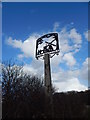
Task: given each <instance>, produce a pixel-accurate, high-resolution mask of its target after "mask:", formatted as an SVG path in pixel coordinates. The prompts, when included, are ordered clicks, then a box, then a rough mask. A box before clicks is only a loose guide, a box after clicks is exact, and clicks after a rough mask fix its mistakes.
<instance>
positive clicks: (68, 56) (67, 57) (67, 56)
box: [63, 53, 76, 67]
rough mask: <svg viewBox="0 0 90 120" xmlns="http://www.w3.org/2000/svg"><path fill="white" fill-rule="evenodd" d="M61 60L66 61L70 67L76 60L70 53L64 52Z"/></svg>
mask: <svg viewBox="0 0 90 120" xmlns="http://www.w3.org/2000/svg"><path fill="white" fill-rule="evenodd" d="M63 60H64V61H65V62H66V65H67V66H69V67H72V66H74V65H75V64H76V60H75V58H74V57H73V54H72V53H66V54H65V55H64V57H63Z"/></svg>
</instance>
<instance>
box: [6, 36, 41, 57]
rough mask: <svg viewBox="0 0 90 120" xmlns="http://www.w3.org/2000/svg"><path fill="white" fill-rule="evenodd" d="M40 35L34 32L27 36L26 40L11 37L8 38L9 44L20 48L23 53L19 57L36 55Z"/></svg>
mask: <svg viewBox="0 0 90 120" xmlns="http://www.w3.org/2000/svg"><path fill="white" fill-rule="evenodd" d="M38 37H39V35H38V34H33V35H31V36H30V37H29V38H27V39H26V40H25V41H24V42H23V41H22V40H16V39H13V38H12V37H9V39H8V40H7V43H8V45H11V46H12V47H14V48H19V49H20V50H21V52H22V53H23V55H22V54H20V55H18V57H19V58H20V57H32V58H34V57H35V47H36V40H37V38H38Z"/></svg>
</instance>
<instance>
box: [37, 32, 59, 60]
mask: <svg viewBox="0 0 90 120" xmlns="http://www.w3.org/2000/svg"><path fill="white" fill-rule="evenodd" d="M44 39H45V40H44ZM44 54H50V57H53V56H54V55H55V54H57V55H58V54H59V42H58V34H57V33H49V34H46V35H44V36H42V37H40V38H38V39H37V41H36V58H37V59H38V58H44Z"/></svg>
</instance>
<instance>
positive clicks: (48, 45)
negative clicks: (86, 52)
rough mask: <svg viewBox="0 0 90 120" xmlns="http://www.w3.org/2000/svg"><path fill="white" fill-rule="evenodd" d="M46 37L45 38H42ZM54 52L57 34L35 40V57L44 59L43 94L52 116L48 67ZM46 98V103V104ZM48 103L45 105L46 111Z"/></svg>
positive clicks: (49, 70) (50, 83) (57, 52)
mask: <svg viewBox="0 0 90 120" xmlns="http://www.w3.org/2000/svg"><path fill="white" fill-rule="evenodd" d="M44 39H46V40H44ZM55 54H57V55H58V54H59V42H58V34H57V33H50V34H46V35H44V36H42V37H40V38H39V39H37V41H36V59H37V60H38V59H39V58H42V59H43V60H44V85H45V94H46V96H48V97H49V98H50V107H51V111H49V113H50V112H51V113H52V118H53V116H54V113H53V96H52V82H51V69H50V58H52V57H53V56H54V55H55ZM47 101H48V100H47V98H46V104H47ZM47 107H48V105H46V111H47V109H48V108H47Z"/></svg>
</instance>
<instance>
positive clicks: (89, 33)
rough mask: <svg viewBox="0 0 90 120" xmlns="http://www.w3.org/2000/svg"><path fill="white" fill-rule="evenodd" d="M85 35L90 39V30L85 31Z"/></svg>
mask: <svg viewBox="0 0 90 120" xmlns="http://www.w3.org/2000/svg"><path fill="white" fill-rule="evenodd" d="M84 36H85V38H86V39H87V40H88V41H90V30H88V31H86V32H84Z"/></svg>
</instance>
